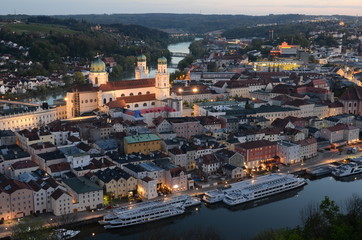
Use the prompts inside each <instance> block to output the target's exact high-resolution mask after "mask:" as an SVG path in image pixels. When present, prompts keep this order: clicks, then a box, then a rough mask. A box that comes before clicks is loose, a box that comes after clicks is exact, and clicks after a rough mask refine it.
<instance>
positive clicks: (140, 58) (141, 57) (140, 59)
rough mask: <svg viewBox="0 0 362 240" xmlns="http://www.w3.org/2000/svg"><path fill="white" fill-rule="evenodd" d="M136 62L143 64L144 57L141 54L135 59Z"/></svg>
mask: <svg viewBox="0 0 362 240" xmlns="http://www.w3.org/2000/svg"><path fill="white" fill-rule="evenodd" d="M137 61H139V62H145V61H146V56H145V55H144V54H141V55H139V56H138V57H137Z"/></svg>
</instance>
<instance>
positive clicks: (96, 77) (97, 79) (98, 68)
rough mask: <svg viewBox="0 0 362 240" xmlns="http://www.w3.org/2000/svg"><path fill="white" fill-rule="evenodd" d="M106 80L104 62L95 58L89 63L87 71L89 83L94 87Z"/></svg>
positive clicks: (104, 82) (106, 74)
mask: <svg viewBox="0 0 362 240" xmlns="http://www.w3.org/2000/svg"><path fill="white" fill-rule="evenodd" d="M107 82H108V73H107V72H106V64H105V63H104V62H103V61H102V60H101V59H99V58H98V59H96V60H94V61H93V62H92V63H91V67H90V73H89V83H91V84H93V86H94V87H98V86H100V85H101V84H106V83H107Z"/></svg>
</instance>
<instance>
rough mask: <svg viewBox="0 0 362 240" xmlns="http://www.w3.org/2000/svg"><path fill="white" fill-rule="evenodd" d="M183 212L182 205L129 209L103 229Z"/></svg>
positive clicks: (145, 221) (125, 225) (120, 226)
mask: <svg viewBox="0 0 362 240" xmlns="http://www.w3.org/2000/svg"><path fill="white" fill-rule="evenodd" d="M184 212H185V207H184V205H183V203H178V204H175V205H172V204H167V203H163V204H159V205H156V206H150V207H148V208H135V209H129V210H126V211H123V212H122V213H121V214H119V215H118V216H117V219H115V220H112V221H110V222H109V223H108V224H107V225H105V226H104V228H105V229H111V228H122V227H127V226H132V225H136V224H141V223H147V222H152V221H156V220H159V219H163V218H168V217H172V216H177V215H181V214H183V213H184Z"/></svg>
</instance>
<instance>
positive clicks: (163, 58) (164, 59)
mask: <svg viewBox="0 0 362 240" xmlns="http://www.w3.org/2000/svg"><path fill="white" fill-rule="evenodd" d="M157 62H158V64H167V59H166V58H165V57H160V58H159V59H157Z"/></svg>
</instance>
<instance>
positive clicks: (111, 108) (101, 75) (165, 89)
mask: <svg viewBox="0 0 362 240" xmlns="http://www.w3.org/2000/svg"><path fill="white" fill-rule="evenodd" d="M148 75H149V70H148V68H147V66H146V57H145V56H144V55H141V56H139V57H138V58H137V67H136V69H135V77H136V79H133V80H119V81H108V73H107V71H106V65H105V63H104V62H103V61H102V60H100V59H97V60H95V61H93V62H92V63H91V67H90V73H89V84H88V85H81V86H76V87H74V89H72V90H71V91H69V92H67V96H66V101H67V118H74V117H79V116H82V114H84V113H86V112H91V111H94V110H97V109H98V110H100V111H103V112H106V113H108V114H111V116H112V113H113V115H116V116H119V115H117V114H114V113H115V112H118V113H120V114H121V113H125V112H127V111H128V112H129V113H131V112H137V114H136V115H138V116H140V115H148V116H150V118H151V116H152V118H153V117H158V116H163V117H180V116H181V115H182V101H181V100H180V99H178V98H177V97H176V95H172V96H171V95H170V74H169V73H168V71H167V59H166V58H164V57H161V58H159V59H158V65H157V72H156V74H155V78H148ZM150 113H152V114H150ZM128 115H135V114H128ZM146 122H152V120H151V119H148V121H147V120H146Z"/></svg>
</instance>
